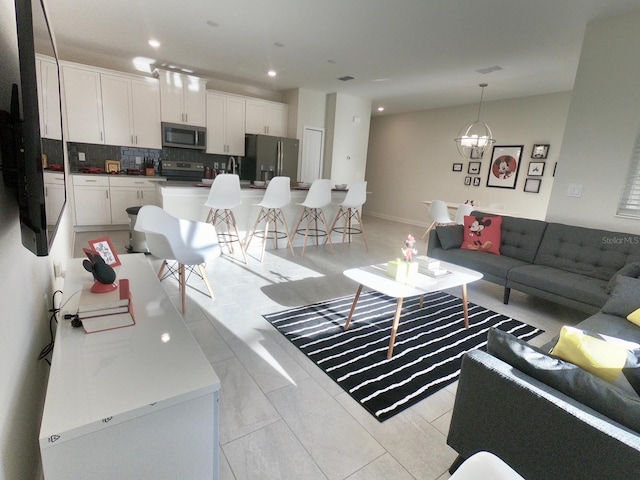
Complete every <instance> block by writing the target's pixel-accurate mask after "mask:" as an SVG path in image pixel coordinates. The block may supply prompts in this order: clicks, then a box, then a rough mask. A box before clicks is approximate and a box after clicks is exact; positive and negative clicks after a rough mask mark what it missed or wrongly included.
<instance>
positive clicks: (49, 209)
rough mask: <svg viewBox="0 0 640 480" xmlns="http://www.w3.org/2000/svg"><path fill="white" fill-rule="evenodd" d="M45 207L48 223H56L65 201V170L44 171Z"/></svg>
mask: <svg viewBox="0 0 640 480" xmlns="http://www.w3.org/2000/svg"><path fill="white" fill-rule="evenodd" d="M43 177H44V207H45V214H46V217H47V225H55V224H56V222H57V221H58V217H59V216H60V212H61V211H62V207H63V205H64V202H65V198H66V196H65V186H64V172H50V171H46V172H44V175H43Z"/></svg>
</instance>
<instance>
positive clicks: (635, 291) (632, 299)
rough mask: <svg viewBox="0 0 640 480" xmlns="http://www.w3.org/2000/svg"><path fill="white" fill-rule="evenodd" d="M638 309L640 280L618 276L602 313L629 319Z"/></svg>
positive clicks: (639, 303) (639, 304) (639, 306)
mask: <svg viewBox="0 0 640 480" xmlns="http://www.w3.org/2000/svg"><path fill="white" fill-rule="evenodd" d="M638 308H640V279H638V278H632V277H625V276H623V275H618V276H617V277H616V281H615V282H614V285H613V290H612V291H611V295H610V296H609V300H607V303H605V304H604V306H603V307H602V312H603V313H610V314H611V315H618V316H620V317H627V315H629V314H630V313H631V312H633V311H634V310H637V309H638Z"/></svg>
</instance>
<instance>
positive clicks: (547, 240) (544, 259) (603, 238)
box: [534, 223, 640, 281]
mask: <svg viewBox="0 0 640 480" xmlns="http://www.w3.org/2000/svg"><path fill="white" fill-rule="evenodd" d="M626 238H629V234H625V233H617V232H608V231H605V230H596V229H593V228H586V227H575V226H572V225H564V224H560V223H550V224H549V225H548V226H547V228H546V230H545V232H544V235H543V237H542V242H541V243H540V248H539V249H538V253H537V255H536V257H535V260H534V263H536V264H538V265H546V266H549V267H554V268H557V269H561V270H565V271H567V272H572V273H578V274H580V275H585V276H587V277H592V278H598V279H601V280H606V281H609V279H610V278H611V277H612V276H613V275H614V274H615V273H616V272H617V271H618V270H620V269H621V268H622V267H623V266H624V265H626V264H627V263H631V262H637V261H640V242H635V241H625V239H626Z"/></svg>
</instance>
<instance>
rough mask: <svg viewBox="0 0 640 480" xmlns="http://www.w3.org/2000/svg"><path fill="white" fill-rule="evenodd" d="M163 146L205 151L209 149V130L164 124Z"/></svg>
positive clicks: (177, 124)
mask: <svg viewBox="0 0 640 480" xmlns="http://www.w3.org/2000/svg"><path fill="white" fill-rule="evenodd" d="M162 146H163V147H177V148H193V149H196V150H204V149H206V148H207V129H206V128H205V127H195V126H193V125H180V124H179V123H167V122H162Z"/></svg>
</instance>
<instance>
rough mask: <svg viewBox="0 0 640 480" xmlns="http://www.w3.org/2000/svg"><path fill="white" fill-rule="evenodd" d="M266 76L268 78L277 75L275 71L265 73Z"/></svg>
mask: <svg viewBox="0 0 640 480" xmlns="http://www.w3.org/2000/svg"><path fill="white" fill-rule="evenodd" d="M267 75H269V76H270V77H275V76H276V75H278V72H276V71H275V70H269V71H268V72H267Z"/></svg>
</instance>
